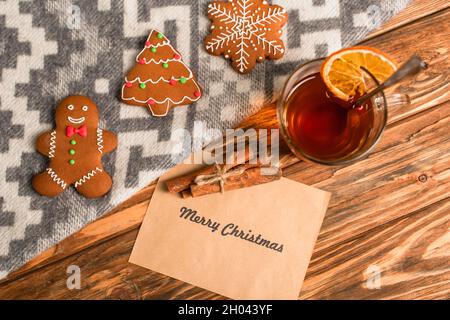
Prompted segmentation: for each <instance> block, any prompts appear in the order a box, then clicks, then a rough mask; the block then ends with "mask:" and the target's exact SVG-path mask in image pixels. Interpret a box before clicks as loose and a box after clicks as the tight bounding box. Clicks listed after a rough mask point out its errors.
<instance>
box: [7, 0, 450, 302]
mask: <svg viewBox="0 0 450 320" xmlns="http://www.w3.org/2000/svg"><path fill="white" fill-rule="evenodd" d="M361 43H362V44H364V45H368V46H374V47H377V48H380V49H382V50H383V51H385V52H387V53H389V54H390V55H392V56H393V57H394V58H395V59H396V60H397V61H399V62H400V61H404V60H405V59H406V58H407V57H408V56H410V55H411V54H413V53H418V54H420V55H421V56H422V57H423V58H424V59H425V60H426V61H427V62H428V63H429V64H430V68H429V69H428V70H427V71H426V72H424V73H423V74H421V75H419V76H418V77H416V78H415V79H413V80H411V81H409V82H407V83H405V84H403V85H402V86H401V87H400V88H399V90H400V91H401V92H404V93H408V94H409V95H410V96H411V98H412V104H411V105H410V106H408V107H402V108H393V109H392V110H389V111H390V116H389V124H388V127H387V130H386V131H385V133H384V135H383V137H382V139H381V141H380V143H379V144H378V145H377V147H376V148H375V150H374V151H373V152H372V154H371V156H370V157H369V158H367V159H365V160H363V161H361V162H359V163H356V164H354V165H350V166H347V167H343V168H327V167H321V166H316V165H310V164H307V163H305V162H302V161H299V160H297V159H295V158H294V157H293V156H292V155H290V154H288V153H286V154H285V155H284V156H283V157H284V161H283V163H284V175H285V176H286V177H288V178H290V179H294V180H296V181H300V182H303V183H305V184H308V185H312V186H315V187H318V188H321V189H323V190H327V191H330V192H332V193H333V196H332V199H331V202H330V206H329V209H328V211H327V214H326V216H325V220H324V222H323V225H322V229H321V232H320V235H319V238H318V240H317V243H316V246H315V249H314V253H313V256H312V259H311V263H310V265H309V268H308V272H307V275H306V279H305V282H304V285H303V288H302V291H301V293H300V296H299V298H300V299H449V298H450V263H449V261H450V232H449V230H450V201H449V196H450V139H449V138H450V121H449V120H450V117H449V116H450V101H449V100H450V94H449V91H450V57H449V56H450V3H449V2H448V0H441V1H439V0H436V1H423V0H416V1H413V3H412V4H410V5H409V7H408V8H407V9H406V10H404V11H403V12H402V13H401V14H400V15H398V16H397V17H395V18H394V19H393V20H391V21H390V22H389V23H387V24H386V25H384V26H383V27H382V28H380V29H379V30H377V31H376V32H374V33H373V34H371V35H370V36H369V38H367V39H366V40H364V41H362V42H361ZM242 126H243V127H260V128H261V127H273V126H276V120H275V110H274V108H273V107H270V106H269V107H266V108H263V109H262V110H261V111H260V112H259V113H258V114H256V115H254V116H252V117H250V118H249V119H248V120H246V121H245V122H244V123H243V124H242ZM153 190H154V185H150V186H148V187H147V188H145V189H144V190H142V191H140V192H139V193H137V194H136V195H135V196H133V197H132V198H131V199H129V200H128V201H126V202H125V203H123V204H122V205H120V206H119V207H118V208H116V209H115V210H113V211H112V212H110V213H108V214H107V215H106V216H104V217H103V218H101V219H99V220H97V221H95V222H93V223H91V224H90V225H88V226H86V227H85V228H83V229H82V230H80V231H79V232H78V233H76V234H74V235H72V236H70V237H69V238H67V239H66V240H64V241H62V242H61V243H59V244H58V245H56V246H55V247H53V248H51V249H49V250H47V251H46V252H44V253H43V254H41V255H40V256H38V257H36V258H35V259H33V260H32V261H31V262H29V263H28V264H27V265H25V266H23V267H22V268H21V269H19V270H17V271H16V272H14V273H12V274H10V276H9V277H8V278H7V279H5V280H3V281H2V282H1V283H0V299H105V298H106V299H220V298H222V297H221V296H219V295H217V294H214V293H212V292H209V291H206V290H203V289H200V288H197V287H194V286H192V285H189V284H186V283H184V282H181V281H178V280H175V279H172V278H170V277H167V276H164V275H161V274H158V273H156V272H152V271H149V270H146V269H144V268H141V267H138V266H135V265H132V264H130V263H128V262H127V261H128V258H129V255H130V253H131V249H132V247H133V243H134V241H135V239H136V235H137V232H138V230H139V226H140V223H141V221H142V219H143V216H144V214H145V211H146V208H147V206H148V203H149V199H150V198H151V196H152V193H153ZM155 254H157V252H156V253H155ZM70 265H78V266H79V267H80V268H81V279H82V281H81V289H80V290H76V289H75V290H69V289H67V286H66V280H67V274H66V269H67V267H68V266H70ZM371 266H372V267H371ZM374 266H375V267H374ZM368 268H369V269H370V268H378V269H379V270H381V278H380V280H381V287H380V288H379V289H374V288H369V287H367V281H366V280H367V276H368V273H367V271H368Z"/></svg>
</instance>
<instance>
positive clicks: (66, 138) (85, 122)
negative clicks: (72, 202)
mask: <svg viewBox="0 0 450 320" xmlns="http://www.w3.org/2000/svg"><path fill="white" fill-rule="evenodd" d="M98 121H99V115H98V110H97V106H96V105H95V103H94V102H93V101H92V100H91V99H89V98H88V97H85V96H69V97H67V98H65V99H64V100H63V101H61V103H60V104H59V105H58V107H57V108H56V112H55V122H56V128H55V129H54V130H52V131H48V132H45V133H43V134H41V135H40V136H39V137H38V139H37V141H36V149H37V151H38V152H40V153H41V154H43V155H45V156H47V157H48V158H49V159H50V164H49V166H48V168H47V169H46V170H45V171H44V172H42V173H40V174H38V175H35V176H34V177H33V181H32V185H33V188H34V189H35V190H36V191H37V192H38V193H40V194H41V195H44V196H49V197H54V196H56V195H58V194H60V193H61V192H63V191H64V190H65V189H66V188H67V187H68V186H70V185H73V186H74V187H75V188H76V189H77V191H78V192H79V193H81V194H82V195H83V196H85V197H87V198H97V197H101V196H103V195H104V194H106V193H107V192H108V191H109V190H110V189H111V186H112V179H111V177H110V176H109V174H108V173H107V172H106V171H105V169H104V168H103V165H102V156H103V155H104V154H106V153H109V152H111V151H113V150H114V149H115V148H116V147H117V137H116V135H115V134H114V133H112V132H110V131H106V130H102V129H100V128H98Z"/></svg>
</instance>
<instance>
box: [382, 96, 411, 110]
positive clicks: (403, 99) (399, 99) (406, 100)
mask: <svg viewBox="0 0 450 320" xmlns="http://www.w3.org/2000/svg"><path fill="white" fill-rule="evenodd" d="M386 102H387V107H388V108H390V107H408V106H410V105H411V98H410V97H409V96H408V95H407V94H403V93H389V94H386Z"/></svg>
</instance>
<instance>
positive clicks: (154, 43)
mask: <svg viewBox="0 0 450 320" xmlns="http://www.w3.org/2000/svg"><path fill="white" fill-rule="evenodd" d="M201 95H202V93H201V89H200V87H199V85H198V84H197V81H196V79H195V76H194V74H193V73H192V71H191V70H190V69H189V68H188V67H187V66H186V65H185V64H184V63H183V61H182V59H181V55H180V53H179V52H178V51H176V50H175V49H174V48H173V47H172V46H171V45H170V41H169V40H168V39H167V38H166V37H165V36H164V35H163V34H162V33H161V32H158V31H156V30H152V31H151V32H150V35H149V36H148V38H147V41H146V42H145V47H144V49H142V51H141V52H140V53H139V54H138V56H137V57H136V64H135V66H134V67H133V68H132V69H131V70H130V72H129V73H128V74H127V76H126V77H125V83H124V84H123V86H122V97H121V98H122V100H123V101H124V102H125V103H127V104H131V105H135V106H142V107H148V108H149V109H150V111H151V112H152V114H153V115H154V116H158V117H162V116H165V115H167V113H168V111H169V110H170V109H171V108H172V107H175V106H179V105H187V104H191V103H193V102H195V101H197V100H199V99H200V97H201Z"/></svg>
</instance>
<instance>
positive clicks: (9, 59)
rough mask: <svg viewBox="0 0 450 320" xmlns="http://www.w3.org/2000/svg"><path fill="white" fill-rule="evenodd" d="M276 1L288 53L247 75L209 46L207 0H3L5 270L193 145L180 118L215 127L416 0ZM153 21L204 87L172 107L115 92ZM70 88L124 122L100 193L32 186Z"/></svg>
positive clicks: (193, 129)
mask: <svg viewBox="0 0 450 320" xmlns="http://www.w3.org/2000/svg"><path fill="white" fill-rule="evenodd" d="M272 2H273V3H275V4H279V5H281V6H283V7H285V8H286V9H287V11H288V14H289V21H288V24H287V26H286V27H285V32H284V35H283V37H284V41H285V43H286V47H287V51H286V55H285V57H284V58H283V59H281V60H279V61H276V62H273V61H269V62H266V63H264V64H260V65H258V66H257V67H256V68H255V69H254V70H253V72H252V73H251V74H249V75H240V74H238V73H236V72H235V71H234V70H233V69H232V68H231V67H230V66H229V65H228V62H226V61H225V60H224V59H223V58H220V57H213V56H210V55H208V54H207V53H206V52H205V50H204V49H203V39H204V37H205V36H206V35H207V33H208V30H209V20H208V19H207V17H206V6H207V1H206V0H202V1H196V0H126V1H119V0H95V1H92V0H35V1H31V0H29V1H27V0H21V1H17V0H0V57H1V58H0V278H1V277H4V276H6V275H7V274H8V273H9V272H10V271H11V270H13V269H15V268H17V267H19V266H21V265H22V264H24V263H25V262H27V261H28V260H30V259H31V258H33V257H34V256H35V255H37V254H38V253H40V252H42V251H44V250H45V249H47V248H49V247H50V246H52V245H54V244H55V243H57V242H58V241H60V240H62V239H63V238H65V237H67V236H68V235H70V234H71V233H73V232H75V231H77V230H78V229H80V228H81V227H83V226H84V225H85V224H87V223H89V222H90V221H92V220H94V219H96V218H97V217H99V216H101V215H102V214H103V213H105V212H106V211H108V210H109V209H111V208H112V207H114V206H115V205H117V204H119V203H120V202H122V201H123V200H125V199H127V198H129V197H130V196H131V195H132V194H133V193H135V192H136V191H138V190H139V189H141V188H142V187H144V186H146V185H147V184H148V183H150V182H151V181H153V180H154V179H155V178H157V177H158V176H159V175H160V174H162V173H163V172H164V171H166V170H167V169H168V168H170V167H172V166H174V165H175V164H176V163H177V162H178V161H179V160H180V159H181V158H182V157H183V152H184V154H186V152H189V151H190V150H185V148H181V149H182V150H180V147H179V146H180V143H179V142H180V141H183V139H184V136H185V135H184V133H183V132H185V131H182V130H178V129H185V130H187V131H188V132H189V133H190V134H191V135H192V136H194V137H201V138H202V139H203V141H204V142H207V141H209V140H211V139H213V138H214V137H215V136H216V135H217V132H220V131H221V130H223V129H224V128H230V127H233V126H234V125H236V124H237V123H238V122H239V121H241V120H242V119H243V118H244V117H245V116H247V115H248V114H250V113H252V112H255V111H257V110H258V108H260V107H261V106H263V104H264V103H265V102H267V101H269V100H272V99H273V98H274V97H275V96H276V94H277V93H278V92H279V90H280V87H281V85H282V84H283V81H284V80H285V78H286V76H287V75H288V74H289V72H291V71H292V69H293V68H295V67H296V66H297V65H298V64H299V63H301V62H302V61H305V60H309V59H313V58H316V57H319V56H325V55H327V54H328V53H331V52H333V51H335V50H337V49H339V48H341V47H344V46H349V45H351V44H353V43H355V42H356V41H358V40H359V39H362V38H363V37H364V36H365V35H366V34H367V33H368V32H369V31H370V30H372V29H374V28H376V27H377V26H379V25H380V24H382V23H383V22H384V21H386V20H387V19H389V18H390V17H391V16H393V15H395V14H396V13H397V12H399V11H400V10H401V9H403V8H404V7H405V6H406V4H407V3H408V2H409V0H284V1H283V0H277V1H272ZM153 28H155V29H158V30H160V31H162V32H164V34H165V35H166V36H167V37H168V38H169V39H170V40H171V42H172V44H173V46H174V47H175V48H177V49H178V50H179V51H180V52H181V53H182V55H183V59H184V61H185V62H186V64H187V65H189V66H190V67H191V69H192V70H193V71H194V72H195V73H196V74H197V77H198V81H199V83H200V85H201V86H202V87H203V89H204V96H203V98H202V99H201V100H200V101H199V102H197V103H196V104H194V105H190V106H187V107H181V108H176V109H174V110H173V112H170V113H169V115H168V116H166V117H164V118H154V117H152V116H151V115H150V114H149V112H148V111H147V110H145V109H144V108H136V107H130V106H128V105H125V104H123V103H120V102H119V99H118V96H119V92H120V88H121V85H122V83H123V79H124V75H125V74H126V72H127V71H128V70H129V68H130V67H131V66H132V64H133V63H134V58H135V55H136V54H137V52H139V50H140V49H142V47H143V46H144V42H145V38H146V36H147V34H148V32H149V30H150V29H153ZM70 94H83V95H87V96H89V97H91V98H92V99H93V100H94V101H95V102H96V103H97V105H98V106H99V109H100V112H101V118H102V120H101V125H102V126H103V127H104V128H107V129H109V130H111V131H114V132H116V133H117V134H118V138H119V147H118V149H117V150H116V152H114V153H112V154H110V155H108V156H106V157H104V163H105V167H106V169H107V171H108V172H110V173H111V174H112V176H113V179H114V186H113V190H112V191H111V192H110V193H109V195H108V196H106V197H104V198H102V199H98V200H88V199H85V198H83V197H81V196H80V195H79V194H77V192H75V191H74V190H72V189H71V188H69V189H70V190H66V191H65V192H64V193H63V194H61V195H60V196H58V197H56V198H46V197H41V196H39V195H38V194H37V193H35V192H34V191H33V189H32V188H31V184H30V181H31V178H32V176H33V175H34V174H36V173H38V172H42V171H43V169H44V168H45V167H46V161H47V159H46V158H44V157H43V156H41V155H40V154H38V153H37V152H35V149H34V141H35V139H36V137H37V136H38V135H39V134H40V133H42V132H44V131H46V130H49V129H50V128H52V127H53V112H54V109H55V107H56V105H57V103H58V101H59V100H61V99H62V98H64V97H66V96H67V95H70ZM200 146H201V143H200V144H199V143H197V144H196V145H194V149H197V148H199V147H200Z"/></svg>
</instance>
